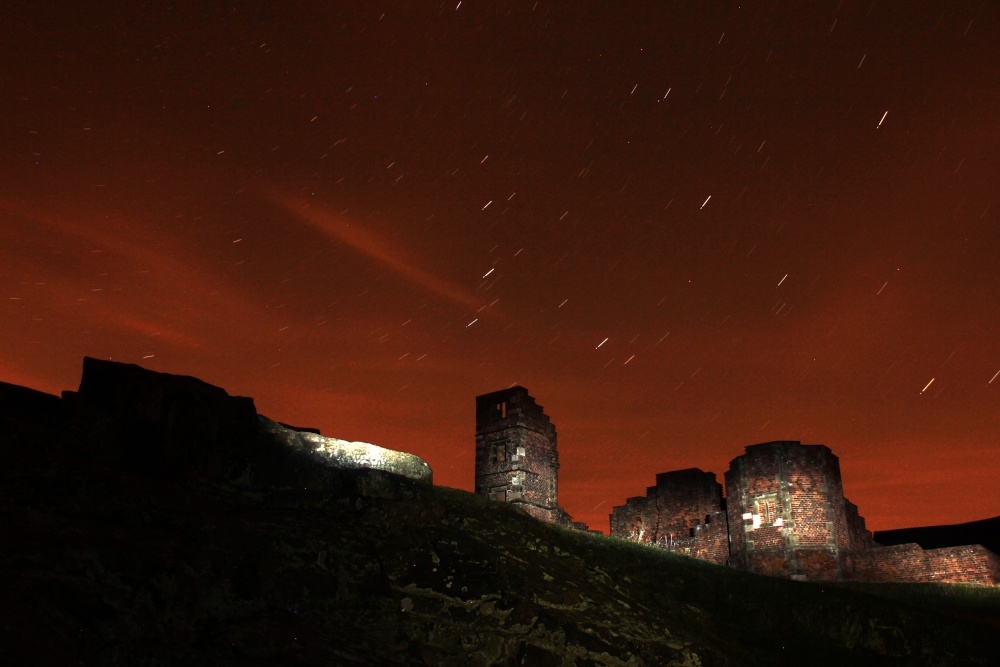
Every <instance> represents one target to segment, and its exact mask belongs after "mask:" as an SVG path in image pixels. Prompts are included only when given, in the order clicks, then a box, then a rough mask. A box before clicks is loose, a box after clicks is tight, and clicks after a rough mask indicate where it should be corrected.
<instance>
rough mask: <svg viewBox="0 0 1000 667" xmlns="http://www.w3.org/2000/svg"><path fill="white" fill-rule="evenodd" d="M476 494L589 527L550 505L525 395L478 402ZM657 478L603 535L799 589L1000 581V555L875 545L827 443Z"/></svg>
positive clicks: (546, 429) (540, 417)
mask: <svg viewBox="0 0 1000 667" xmlns="http://www.w3.org/2000/svg"><path fill="white" fill-rule="evenodd" d="M475 481H476V493H478V494H481V495H484V496H487V497H489V498H491V499H493V500H496V501H499V502H507V503H512V504H515V505H517V506H518V507H520V508H521V509H523V510H524V511H525V512H527V513H528V514H530V515H531V516H533V517H535V518H537V519H540V520H542V521H547V522H550V523H557V524H561V525H567V526H573V527H576V528H581V529H584V530H586V528H587V527H586V525H584V524H581V523H575V522H573V520H572V519H571V518H570V516H569V515H568V514H567V513H566V511H565V510H564V509H563V508H562V507H560V506H559V452H558V450H557V449H556V429H555V426H553V424H552V422H551V421H550V420H549V418H548V416H547V415H546V414H545V412H544V410H543V409H542V406H540V405H538V403H536V402H535V399H534V398H532V397H531V396H530V395H529V394H528V390H527V389H525V388H524V387H518V386H516V387H511V388H509V389H504V390H501V391H495V392H492V393H489V394H483V395H482V396H477V397H476V480H475ZM725 483H726V486H725V495H723V487H722V485H721V484H719V482H718V480H717V479H716V476H715V473H711V472H703V471H701V470H698V469H697V468H688V469H686V470H676V471H672V472H665V473H660V474H658V475H656V485H655V486H651V487H648V488H647V489H646V495H645V496H637V497H634V498H629V499H628V500H627V501H626V502H625V504H624V505H621V506H618V507H615V508H614V511H613V512H612V513H611V517H610V519H611V535H612V536H615V537H621V538H624V539H628V540H632V541H635V542H640V543H642V544H649V545H653V546H657V547H660V548H662V549H666V550H669V551H673V552H675V553H681V554H685V555H688V556H691V557H694V558H698V559H701V560H706V561H709V562H712V563H716V564H718V565H729V566H731V567H736V568H739V569H742V570H746V571H749V572H755V573H758V574H767V575H772V576H779V577H786V578H790V579H798V580H858V581H872V582H881V581H885V582H903V581H909V582H916V581H939V582H953V583H966V582H967V583H988V584H1000V556H998V555H997V554H995V553H993V552H992V551H990V550H989V549H986V548H985V547H983V546H980V545H968V546H954V547H946V548H939V549H923V548H921V547H920V546H919V545H917V544H901V545H896V546H889V547H883V546H882V545H880V544H878V543H877V542H875V541H874V539H873V538H872V534H871V532H869V531H868V529H867V527H866V526H865V520H864V518H863V517H861V515H860V514H859V513H858V507H857V506H856V505H855V504H854V503H852V502H850V501H849V500H847V499H846V498H845V497H844V488H843V483H842V481H841V476H840V459H838V458H837V456H835V455H834V454H833V452H831V451H830V449H829V448H828V447H826V446H825V445H803V444H802V443H800V442H797V441H776V442H765V443H762V444H759V445H751V446H749V447H747V448H746V450H745V453H744V454H743V455H742V456H738V457H736V458H735V459H733V460H732V461H731V462H730V464H729V471H728V472H726V475H725Z"/></svg>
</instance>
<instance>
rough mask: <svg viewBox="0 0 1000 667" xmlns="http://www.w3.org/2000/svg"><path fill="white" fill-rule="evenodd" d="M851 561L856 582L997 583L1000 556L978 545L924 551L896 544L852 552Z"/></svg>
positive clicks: (999, 579) (852, 574)
mask: <svg viewBox="0 0 1000 667" xmlns="http://www.w3.org/2000/svg"><path fill="white" fill-rule="evenodd" d="M851 560H852V565H853V567H852V570H853V572H852V573H851V578H852V579H855V580H857V581H869V582H875V583H878V582H941V583H952V584H957V583H967V584H971V583H975V584H993V585H997V584H1000V556H997V554H995V553H993V552H992V551H990V550H989V549H986V548H985V547H982V546H980V545H978V544H974V545H970V546H962V547H946V548H943V549H927V550H925V549H923V548H921V547H920V546H919V545H917V544H898V545H894V546H890V547H875V548H873V549H868V550H866V551H862V552H855V553H854V554H851Z"/></svg>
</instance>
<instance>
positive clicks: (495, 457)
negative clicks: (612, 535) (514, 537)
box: [476, 387, 569, 523]
mask: <svg viewBox="0 0 1000 667" xmlns="http://www.w3.org/2000/svg"><path fill="white" fill-rule="evenodd" d="M558 471H559V454H558V452H557V451H556V429H555V426H553V425H552V422H551V421H549V418H548V417H547V416H546V415H545V412H544V411H543V410H542V406H540V405H538V404H537V403H535V399H534V398H532V397H531V396H529V395H528V390H527V389H525V388H524V387H511V388H510V389H504V390H502V391H495V392H492V393H489V394H483V395H482V396H477V397H476V493H479V494H482V495H484V496H489V497H490V498H492V499H493V500H498V501H501V502H510V503H517V504H519V505H520V506H521V507H522V508H523V509H524V510H525V511H527V512H528V513H529V514H531V515H532V516H534V517H536V518H538V519H542V520H543V521H549V522H552V523H567V522H568V521H569V518H568V517H567V516H566V513H565V512H564V511H563V510H562V508H560V507H559V486H558V484H559V481H558Z"/></svg>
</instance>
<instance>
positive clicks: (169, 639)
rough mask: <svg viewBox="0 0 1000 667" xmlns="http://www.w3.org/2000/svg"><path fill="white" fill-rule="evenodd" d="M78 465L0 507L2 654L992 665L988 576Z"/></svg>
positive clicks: (350, 484) (351, 489)
mask: <svg viewBox="0 0 1000 667" xmlns="http://www.w3.org/2000/svg"><path fill="white" fill-rule="evenodd" d="M67 472H68V471H67ZM77 473H78V474H76V475H72V476H71V477H73V478H74V479H59V478H60V476H61V475H59V474H58V472H56V473H55V474H51V473H50V474H49V475H47V476H44V477H43V478H42V480H41V481H43V482H45V486H46V487H47V488H48V489H50V490H51V491H53V493H52V494H51V495H49V496H48V501H46V502H41V503H39V505H38V506H36V507H35V509H34V510H33V511H32V512H30V513H29V514H25V513H23V512H18V513H14V514H13V515H12V514H11V513H7V512H5V513H6V514H7V516H5V517H4V525H5V526H7V530H6V531H5V532H6V533H7V535H8V536H9V537H10V538H11V542H10V543H9V544H10V545H11V547H12V548H9V550H8V549H5V553H4V554H3V570H2V588H0V591H2V595H3V602H4V604H3V609H4V611H3V619H2V626H3V634H2V642H3V647H4V653H5V654H6V655H7V656H8V657H12V658H14V662H13V663H11V664H74V658H77V657H80V658H83V660H84V664H114V665H126V664H128V665H139V664H157V665H197V664H215V665H226V664H231V665H247V664H288V665H311V664H316V665H319V664H342V665H352V664H357V665H364V664H370V665H391V664H433V665H447V664H454V665H466V664H472V665H475V664H479V665H494V664H510V665H515V664H526V665H562V664H567V665H569V664H575V665H584V664H593V665H620V664H631V665H643V664H645V665H737V664H738V665H773V664H775V663H783V662H788V663H794V662H804V663H806V664H810V665H843V664H848V663H850V664H855V665H864V664H873V665H892V664H898V665H919V664H926V665H975V664H982V665H990V664H1000V649H998V647H997V644H996V642H994V641H993V637H994V635H995V633H996V631H997V629H998V628H1000V590H998V589H996V588H991V587H974V586H946V585H937V586H934V585H895V586H874V585H869V586H857V585H854V586H849V587H848V586H832V585H828V584H814V583H797V582H790V581H784V580H778V579H770V578H764V577H758V576H754V575H750V574H746V573H743V572H738V571H734V570H729V569H726V568H722V567H717V566H713V565H710V564H707V563H703V562H700V561H696V560H693V559H690V558H686V557H683V556H677V555H673V554H668V553H665V552H662V551H659V550H656V549H652V548H648V547H642V546H638V545H634V544H632V543H628V542H624V541H620V540H618V539H615V538H608V537H603V536H598V535H594V534H588V533H582V532H579V531H573V530H569V529H565V528H560V527H556V526H551V525H547V524H542V523H539V522H538V521H536V520H534V519H532V518H530V517H528V516H526V515H523V514H521V513H520V512H518V511H516V510H514V509H513V508H512V507H510V506H507V505H503V504H499V503H493V502H490V501H488V500H486V499H483V498H480V497H476V496H473V495H471V494H468V493H465V492H462V491H457V490H453V489H447V488H434V487H430V486H427V485H424V484H420V483H417V482H412V481H410V480H406V479H403V478H398V477H395V476H391V475H388V474H385V473H376V472H360V473H358V472H354V473H350V472H340V473H336V474H333V475H329V476H327V477H326V482H325V483H324V484H323V485H321V486H322V488H315V485H314V488H313V489H305V488H303V489H301V490H299V491H295V490H292V489H287V488H286V489H284V490H282V491H281V492H276V493H273V494H259V493H257V492H246V491H241V490H236V489H232V488H226V487H225V486H224V485H218V486H214V487H213V486H212V485H206V486H204V487H202V488H198V487H197V486H188V487H186V488H176V487H175V486H174V485H173V484H172V483H171V482H169V481H166V482H164V481H157V480H150V479H146V478H143V477H142V476H141V475H132V474H123V473H122V472H121V471H115V470H109V469H99V468H97V469H89V470H88V469H85V468H84V469H82V470H77ZM80 473H82V474H80ZM74 480H75V484H76V485H78V489H79V488H82V487H86V488H87V492H86V493H87V494H89V495H88V496H86V497H84V496H82V495H81V494H80V493H76V494H75V497H74V494H73V493H72V491H70V492H69V493H60V492H59V490H58V489H57V488H54V487H56V486H58V485H59V484H62V483H67V484H70V485H72V484H73V483H74ZM5 509H8V510H9V509H10V506H9V505H7V506H6V507H5Z"/></svg>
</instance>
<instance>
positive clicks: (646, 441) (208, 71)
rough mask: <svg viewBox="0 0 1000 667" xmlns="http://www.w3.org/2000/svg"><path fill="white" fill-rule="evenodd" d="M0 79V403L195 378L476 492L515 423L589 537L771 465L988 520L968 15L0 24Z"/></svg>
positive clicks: (943, 11) (183, 12) (992, 375)
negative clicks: (629, 501) (540, 434)
mask: <svg viewBox="0 0 1000 667" xmlns="http://www.w3.org/2000/svg"><path fill="white" fill-rule="evenodd" d="M58 5H64V6H63V7H57V6H58ZM0 58H2V60H0V63H2V65H0V76H2V86H0V93H2V98H0V105H2V106H0V109H2V119H3V122H2V125H0V137H2V140H0V379H2V380H4V381H7V382H13V383H16V384H23V385H27V386H31V387H35V388H38V389H41V390H44V391H49V392H53V393H57V392H59V391H61V390H63V389H75V388H76V386H77V384H78V382H79V376H80V368H81V360H82V357H83V356H84V355H90V356H95V357H100V358H105V359H114V360H118V361H124V362H132V363H139V364H141V365H143V366H146V367H148V368H151V369H155V370H159V371H165V372H170V373H180V374H185V375H194V376H197V377H200V378H202V379H204V380H206V381H208V382H211V383H213V384H216V385H219V386H222V387H224V388H226V389H227V390H228V391H229V392H230V393H232V394H241V395H247V396H252V397H253V398H254V399H255V401H256V404H257V408H258V411H259V412H261V413H262V414H266V415H268V416H269V417H272V418H273V419H278V420H281V421H284V422H288V423H292V424H297V425H301V426H313V427H318V428H320V429H321V430H322V432H323V433H324V434H325V435H331V436H336V437H340V438H345V439H349V440H364V441H368V442H374V443H376V444H379V445H382V446H385V447H391V448H394V449H402V450H406V451H410V452H413V453H415V454H418V455H419V456H422V457H423V458H424V459H426V460H427V462H428V463H430V464H431V466H432V467H433V469H434V473H435V481H436V483H438V484H442V485H447V486H454V487H458V488H464V489H469V490H471V489H472V487H473V473H474V470H473V468H474V446H475V445H474V442H475V441H474V431H475V410H474V407H475V401H474V398H475V396H476V395H478V394H482V393H486V392H490V391H495V390H498V389H502V388H505V387H508V386H510V385H513V384H520V385H523V386H525V387H527V388H528V389H529V391H530V392H531V394H532V395H533V396H534V397H535V398H536V399H537V400H538V402H539V403H540V404H541V405H543V406H544V407H545V410H546V413H547V414H548V415H549V416H550V417H551V418H552V420H553V422H554V423H555V425H556V428H557V430H558V434H559V451H560V457H561V463H562V468H561V470H560V501H561V504H562V505H563V506H564V507H565V508H566V509H567V511H568V512H569V513H570V514H571V515H573V517H574V518H575V519H577V520H582V521H585V522H587V523H589V524H590V525H591V527H593V528H597V529H600V530H603V531H607V529H608V519H607V517H608V514H609V513H610V511H611V509H612V507H613V506H615V505H621V504H623V503H624V501H625V499H626V498H627V497H629V496H635V495H643V494H644V493H645V488H646V487H647V486H650V485H652V484H653V483H654V476H655V473H657V472H664V471H668V470H676V469H680V468H689V467H698V468H702V469H704V470H710V471H713V472H715V473H717V474H718V475H719V478H720V481H721V477H722V473H724V472H725V471H726V469H727V468H728V465H729V461H730V460H731V459H732V458H734V457H736V456H739V455H740V454H742V453H743V448H744V447H745V446H747V445H751V444H755V443H759V442H766V441H769V440H781V439H791V440H801V441H803V442H808V443H822V444H825V445H827V446H829V447H830V448H831V449H832V450H833V452H834V453H835V454H837V455H838V456H839V457H840V459H841V467H842V471H843V475H844V489H845V493H846V495H847V496H848V498H850V499H851V500H852V501H853V502H855V503H857V504H858V505H859V507H860V511H861V514H862V515H863V516H865V517H866V518H867V520H868V526H869V528H872V529H877V530H878V529H889V528H900V527H906V526H913V525H928V524H938V523H958V522H964V521H971V520H976V519H981V518H984V517H987V516H993V515H997V514H1000V491H998V485H997V483H996V473H997V469H998V467H1000V6H998V4H997V3H995V2H992V1H990V0H976V1H974V2H964V1H960V0H947V1H941V2H903V1H897V2H887V1H885V0H875V1H874V2H872V0H862V1H858V2H855V1H851V0H844V1H843V2H777V1H775V2H767V3H742V4H737V3H731V2H710V1H708V0H702V1H699V2H695V1H684V2H667V1H665V0H664V1H663V2H585V1H573V2H570V1H569V0H564V1H556V0H538V1H537V2H536V1H535V0H525V1H520V0H517V1H515V0H510V1H506V2H503V1H499V0H494V1H490V2H487V1H484V0H463V1H462V2H460V3H459V2H457V0H455V1H453V2H447V3H444V4H441V3H437V2H431V1H426V2H424V1H422V0H420V1H417V0H413V1H410V2H404V1H398V0H397V1H383V0H366V1H365V2H347V1H342V2H333V1H331V2H315V3H313V2H299V1H292V2H277V1H275V2H272V3H261V2H230V3H216V2H204V3H203V2H173V3H168V2H159V1H153V2H146V3H137V2H120V3H116V2H103V3H102V2H87V3H74V2H62V3H60V2H46V3H42V2H34V1H30V2H29V1H25V0H8V1H7V2H4V4H3V6H2V8H0Z"/></svg>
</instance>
